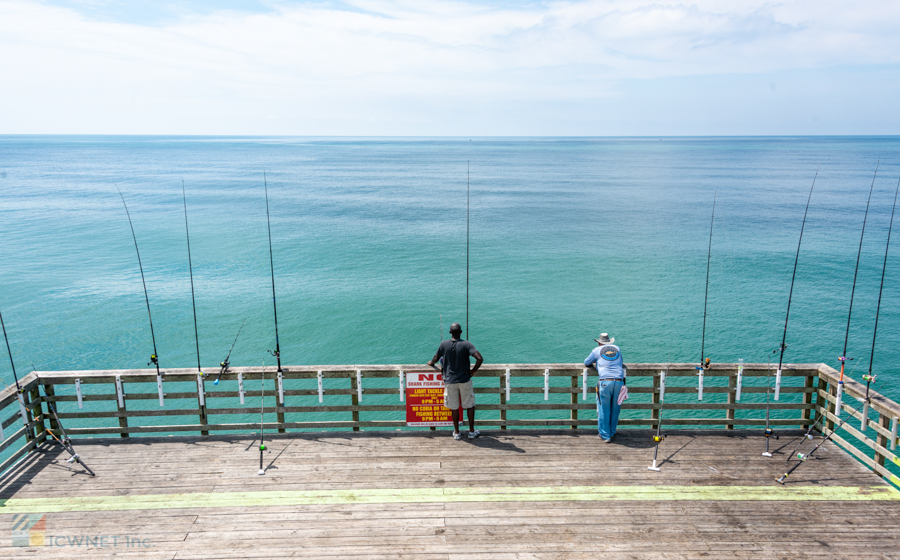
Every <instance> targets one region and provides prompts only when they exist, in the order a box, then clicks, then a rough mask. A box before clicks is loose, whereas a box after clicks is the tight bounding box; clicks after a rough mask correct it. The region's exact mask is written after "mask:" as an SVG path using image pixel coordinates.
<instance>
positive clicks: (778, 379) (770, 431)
mask: <svg viewBox="0 0 900 560" xmlns="http://www.w3.org/2000/svg"><path fill="white" fill-rule="evenodd" d="M818 177H819V169H818V168H817V169H816V174H815V175H814V176H813V181H812V185H811V186H810V187H809V196H808V197H807V198H806V210H804V211H803V222H802V223H801V224H800V239H799V240H798V241H797V254H796V256H795V257H794V271H793V273H791V289H790V291H789V292H788V304H787V312H785V314H784V331H783V332H782V334H781V344H780V345H779V346H778V348H776V349H775V350H773V353H775V352H778V351H779V350H780V351H781V354H780V355H779V356H778V369H777V370H776V373H775V400H776V401H777V400H778V397H779V393H780V392H781V366H782V363H783V362H784V351H785V350H786V349H787V344H786V343H787V328H788V319H789V318H790V316H791V301H792V300H793V298H794V281H795V280H796V279H797V264H798V263H799V262H800V246H801V244H802V243H803V230H804V229H806V216H807V215H808V214H809V203H810V201H811V200H812V193H813V189H814V188H816V179H817V178H818ZM771 358H772V357H771V356H769V359H770V360H771ZM764 435H765V437H766V451H765V453H763V456H764V457H771V456H772V454H771V453H769V438H770V437H772V436H775V439H778V436H776V435H775V430H773V429H772V427H771V426H770V425H769V366H768V365H766V431H765V433H764ZM792 455H793V453H791V455H789V456H788V457H790V456H792Z"/></svg>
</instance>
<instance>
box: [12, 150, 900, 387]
mask: <svg viewBox="0 0 900 560" xmlns="http://www.w3.org/2000/svg"><path fill="white" fill-rule="evenodd" d="M876 165H878V173H877V176H875V179H874V181H875V182H874V193H873V195H872V202H871V207H870V209H869V215H868V223H867V225H866V230H865V238H864V241H863V245H862V256H861V260H860V264H859V275H858V279H857V286H856V296H855V301H854V304H853V315H852V321H851V324H850V335H849V345H848V352H847V354H848V356H851V357H853V358H854V361H853V362H852V365H851V366H850V367H849V368H848V372H849V371H851V370H853V372H854V373H853V374H852V376H853V377H854V378H856V379H859V378H860V376H861V374H862V373H863V372H864V371H866V370H867V369H868V367H869V355H870V352H871V348H872V333H873V327H874V322H875V308H876V302H877V298H878V291H879V283H880V279H881V273H882V263H883V259H884V250H885V242H886V238H887V228H888V222H889V219H890V214H891V204H892V201H893V197H894V192H895V189H896V187H897V184H898V176H900V137H771V138H768V137H750V138H724V137H711V138H699V137H689V138H669V137H667V138H656V137H652V138H472V139H469V138H300V137H298V138H293V137H291V138H287V137H272V138H267V137H252V138H246V137H162V136H148V137H141V136H134V137H131V136H0V210H2V220H0V240H2V242H0V311H2V313H3V318H4V320H5V322H6V328H7V332H8V334H9V343H10V346H11V348H12V352H13V357H14V358H15V362H16V367H17V371H18V372H19V375H20V376H21V375H24V374H26V373H27V372H28V371H30V370H31V364H32V363H33V364H34V366H35V367H37V368H38V369H41V370H61V369H101V368H139V367H147V365H146V364H147V362H148V357H149V356H150V354H151V352H152V350H153V346H152V342H151V337H150V325H149V323H148V320H147V309H146V307H145V303H144V294H143V290H142V287H141V277H140V272H139V270H138V263H137V259H136V256H135V250H134V245H133V241H132V238H131V231H130V229H129V226H128V221H127V219H126V215H125V211H124V209H123V207H122V201H121V199H120V198H119V195H118V193H117V191H116V187H117V186H118V188H120V189H121V190H122V193H123V194H124V197H125V200H126V201H127V203H128V208H129V210H130V212H131V217H132V220H133V221H134V228H135V232H136V236H137V241H138V244H139V247H140V256H141V259H142V261H143V265H144V273H145V275H146V282H147V289H148V292H149V300H150V306H151V310H152V314H153V325H154V328H155V334H156V345H157V349H158V354H159V359H160V364H161V366H162V367H163V369H165V368H167V367H168V368H172V367H193V366H195V365H196V363H197V358H196V350H195V342H194V324H193V313H192V309H191V287H190V280H189V274H188V255H187V246H186V239H185V220H184V208H183V203H182V182H183V184H184V189H185V193H186V200H187V212H188V219H189V222H190V243H191V256H192V259H193V274H194V285H195V289H196V305H197V321H198V330H199V350H200V358H201V363H202V364H203V366H204V367H214V366H216V365H217V364H218V362H219V361H221V360H222V359H223V358H224V357H225V354H226V353H227V352H228V349H229V347H230V346H231V344H232V342H233V340H234V337H235V335H236V334H237V331H238V328H239V327H240V325H241V324H242V322H243V321H244V320H246V325H245V326H244V329H243V332H242V333H241V336H240V338H239V339H238V341H237V344H236V345H235V348H234V352H233V354H232V357H231V361H232V364H233V365H235V366H251V365H261V364H262V363H263V362H264V361H265V360H267V363H268V364H270V365H271V363H272V358H271V357H270V356H268V354H267V350H269V349H272V348H274V345H275V341H274V323H273V310H272V299H271V298H272V292H271V289H272V286H271V277H270V263H269V245H268V237H267V229H266V201H265V198H264V180H265V183H266V185H267V187H268V197H269V210H270V214H271V231H272V249H273V256H274V276H275V290H276V297H277V304H278V328H279V334H280V343H281V351H282V361H283V363H284V364H296V365H305V364H352V363H364V364H382V363H384V364H390V363H423V364H424V363H425V362H426V361H427V360H428V359H429V358H430V357H431V356H432V354H433V353H434V351H435V349H436V348H437V345H438V343H439V341H440V339H441V336H442V334H443V336H444V337H446V336H447V331H448V327H449V325H450V323H452V322H454V321H456V322H460V323H462V324H463V326H464V327H467V335H468V338H469V339H470V340H471V341H472V342H473V343H474V344H475V345H476V347H477V348H478V349H479V351H481V353H482V354H483V355H484V357H485V360H486V361H487V362H488V363H490V362H578V361H581V360H583V359H584V358H585V357H586V356H587V355H588V353H589V352H590V351H591V349H592V348H593V347H594V346H595V343H594V342H593V340H592V339H594V338H596V337H597V336H598V335H599V334H600V332H608V333H609V334H610V335H611V336H614V337H615V338H616V342H617V344H619V345H620V346H621V348H622V352H623V355H624V357H625V360H626V361H627V362H670V361H671V362H695V361H698V360H699V359H700V352H701V329H702V325H703V308H704V292H705V289H706V266H707V248H708V244H709V233H710V229H709V228H710V218H711V213H712V210H713V200H714V199H715V218H714V221H713V231H712V249H711V258H710V263H709V267H710V272H709V287H708V290H709V299H708V304H707V318H706V340H705V355H706V356H707V357H709V358H711V359H712V361H713V362H714V363H715V362H735V361H737V360H738V359H743V360H744V361H745V362H766V361H767V360H768V359H769V357H770V356H771V351H772V350H773V349H775V348H776V347H777V346H778V344H779V343H780V342H781V336H782V329H783V328H784V320H785V311H786V307H787V302H788V291H789V289H790V285H791V273H792V268H793V264H794V256H795V252H796V250H797V240H798V236H799V234H800V225H801V220H802V217H803V210H804V207H805V204H806V200H807V195H808V192H809V188H810V185H811V184H812V182H813V177H814V176H815V175H816V173H817V171H818V178H817V179H816V183H815V190H814V192H813V195H812V201H811V204H810V208H809V217H808V219H807V224H806V231H805V234H804V237H803V244H802V248H801V250H800V260H799V266H798V269H797V278H796V284H795V287H794V294H793V303H792V306H791V316H790V323H789V325H788V331H787V345H788V348H787V352H786V354H785V361H786V362H794V363H796V362H825V363H827V364H830V365H832V366H834V367H838V366H839V363H838V361H837V358H838V356H840V355H841V351H842V349H843V343H844V334H845V329H846V326H847V314H848V307H849V303H850V292H851V286H852V284H853V276H854V266H855V264H856V257H857V249H858V245H859V235H860V230H861V228H862V225H863V214H864V211H865V207H866V198H867V195H868V192H869V187H870V185H871V184H872V180H873V175H874V174H875V169H876ZM264 178H265V179H264ZM467 187H468V193H469V204H470V212H469V222H468V227H469V251H468V314H467V305H466V304H467V258H466V257H467V251H466V247H467V245H466V239H467V236H466V233H467V211H466V205H467ZM895 233H897V234H900V232H895ZM894 246H895V247H897V249H892V251H891V253H890V255H889V258H888V261H887V270H886V274H885V280H884V294H883V300H882V303H881V315H880V320H879V327H878V337H877V344H876V347H875V354H874V364H873V371H874V373H876V374H878V375H879V381H878V383H877V384H876V387H875V388H876V390H878V391H880V392H882V393H884V394H886V395H888V396H889V397H891V398H893V399H895V400H900V373H898V372H897V371H896V368H895V364H896V363H897V362H898V359H900V307H898V304H900V290H898V288H900V262H898V256H897V254H896V251H897V250H900V238H897V239H896V243H895V245H894ZM776 360H777V357H776ZM0 375H2V379H3V381H4V382H6V383H8V384H12V382H13V381H12V371H11V370H10V368H9V364H8V360H7V358H6V355H5V348H4V351H3V352H0Z"/></svg>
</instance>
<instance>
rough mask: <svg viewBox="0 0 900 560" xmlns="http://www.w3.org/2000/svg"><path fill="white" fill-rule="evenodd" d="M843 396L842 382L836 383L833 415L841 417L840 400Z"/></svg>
mask: <svg viewBox="0 0 900 560" xmlns="http://www.w3.org/2000/svg"><path fill="white" fill-rule="evenodd" d="M843 396H844V382H843V381H838V386H837V394H836V396H835V398H834V415H835V416H837V417H838V418H840V417H841V407H842V402H841V401H842V398H843Z"/></svg>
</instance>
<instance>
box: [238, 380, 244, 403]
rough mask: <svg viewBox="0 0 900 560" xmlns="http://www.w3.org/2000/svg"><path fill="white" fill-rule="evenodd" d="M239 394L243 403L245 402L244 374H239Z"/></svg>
mask: <svg viewBox="0 0 900 560" xmlns="http://www.w3.org/2000/svg"><path fill="white" fill-rule="evenodd" d="M238 395H240V397H241V404H244V374H243V373H239V374H238Z"/></svg>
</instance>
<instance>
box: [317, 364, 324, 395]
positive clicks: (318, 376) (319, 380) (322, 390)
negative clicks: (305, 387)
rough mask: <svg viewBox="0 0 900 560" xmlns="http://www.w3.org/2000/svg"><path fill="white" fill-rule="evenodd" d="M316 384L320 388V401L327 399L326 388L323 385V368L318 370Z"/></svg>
mask: <svg viewBox="0 0 900 560" xmlns="http://www.w3.org/2000/svg"><path fill="white" fill-rule="evenodd" d="M316 384H317V386H318V389H319V402H323V401H324V400H325V388H324V387H323V386H322V370H319V371H318V372H316Z"/></svg>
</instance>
